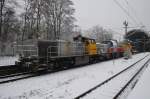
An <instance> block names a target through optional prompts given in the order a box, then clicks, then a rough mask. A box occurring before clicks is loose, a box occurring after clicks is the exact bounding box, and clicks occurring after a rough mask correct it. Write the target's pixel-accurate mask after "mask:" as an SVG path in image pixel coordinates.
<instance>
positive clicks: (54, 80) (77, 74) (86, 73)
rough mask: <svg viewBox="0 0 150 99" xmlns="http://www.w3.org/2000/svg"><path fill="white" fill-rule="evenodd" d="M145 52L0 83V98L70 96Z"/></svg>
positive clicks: (68, 98)
mask: <svg viewBox="0 0 150 99" xmlns="http://www.w3.org/2000/svg"><path fill="white" fill-rule="evenodd" d="M147 54H149V53H142V54H137V55H134V56H133V57H132V59H129V60H124V59H117V60H114V61H112V60H111V61H106V62H101V63H97V64H93V65H88V66H85V67H81V68H76V69H72V70H65V71H60V72H57V73H53V74H48V75H45V76H40V77H33V78H29V79H24V80H20V81H16V82H10V83H6V84H1V85H0V99H73V98H74V97H76V96H78V95H79V94H81V93H83V92H85V91H87V90H88V89H90V88H92V87H94V86H95V85H97V84H99V83H100V82H102V81H104V80H106V79H107V78H109V77H111V76H112V75H114V74H116V73H118V72H120V71H121V70H123V69H124V68H126V67H128V66H129V65H131V64H133V63H135V62H136V61H138V60H140V59H141V58H143V57H144V56H146V55H147Z"/></svg>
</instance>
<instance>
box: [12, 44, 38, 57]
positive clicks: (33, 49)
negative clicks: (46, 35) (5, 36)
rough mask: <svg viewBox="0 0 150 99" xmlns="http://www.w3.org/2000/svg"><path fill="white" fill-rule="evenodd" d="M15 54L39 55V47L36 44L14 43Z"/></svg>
mask: <svg viewBox="0 0 150 99" xmlns="http://www.w3.org/2000/svg"><path fill="white" fill-rule="evenodd" d="M14 50H15V54H16V55H17V54H19V55H23V56H26V57H28V56H37V55H38V49H37V46H35V45H14Z"/></svg>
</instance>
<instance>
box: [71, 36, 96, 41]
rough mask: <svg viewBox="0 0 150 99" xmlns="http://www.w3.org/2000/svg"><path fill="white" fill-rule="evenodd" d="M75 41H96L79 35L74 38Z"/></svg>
mask: <svg viewBox="0 0 150 99" xmlns="http://www.w3.org/2000/svg"><path fill="white" fill-rule="evenodd" d="M73 39H74V40H75V41H76V40H80V39H81V40H82V41H85V40H95V39H92V38H88V37H84V36H82V35H78V36H76V37H74V38H73Z"/></svg>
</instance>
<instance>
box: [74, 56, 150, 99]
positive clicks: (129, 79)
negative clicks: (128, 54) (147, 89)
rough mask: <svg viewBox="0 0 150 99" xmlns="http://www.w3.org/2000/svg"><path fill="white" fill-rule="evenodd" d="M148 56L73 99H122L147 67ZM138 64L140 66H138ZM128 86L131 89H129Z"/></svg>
mask: <svg viewBox="0 0 150 99" xmlns="http://www.w3.org/2000/svg"><path fill="white" fill-rule="evenodd" d="M148 56H149V55H147V56H145V57H144V58H142V59H141V60H139V61H137V62H136V63H134V64H132V65H131V66H129V67H127V68H126V69H124V70H122V71H121V72H119V73H117V74H115V75H114V76H112V77H110V78H108V79H106V80H105V81H103V82H101V83H99V84H98V85H96V86H94V87H93V88H91V89H89V90H87V91H86V92H84V93H82V94H80V95H78V96H77V97H75V98H74V99H123V98H120V97H122V96H123V95H124V94H123V93H124V92H126V90H127V89H130V90H131V89H132V88H133V87H134V86H135V84H136V83H137V81H138V79H139V77H140V74H141V73H142V72H143V71H144V69H145V68H146V66H147V65H148V63H149V61H150V59H149V57H148ZM147 58H148V59H147ZM140 64H142V65H141V66H139V65H140ZM143 64H144V65H143ZM130 75H131V76H130ZM116 84H117V85H116ZM130 86H131V88H129V87H130ZM116 87H117V88H116ZM126 94H127V93H126Z"/></svg>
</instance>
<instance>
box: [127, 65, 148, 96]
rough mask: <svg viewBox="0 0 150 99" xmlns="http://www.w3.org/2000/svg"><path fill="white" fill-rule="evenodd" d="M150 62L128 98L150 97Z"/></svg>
mask: <svg viewBox="0 0 150 99" xmlns="http://www.w3.org/2000/svg"><path fill="white" fill-rule="evenodd" d="M149 84H150V64H149V66H148V68H147V69H146V71H145V72H144V74H143V75H142V77H141V79H140V81H139V82H138V83H137V85H136V87H135V88H134V89H133V91H132V92H131V93H130V94H129V96H128V98H127V99H150V93H149V92H150V86H149Z"/></svg>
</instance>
